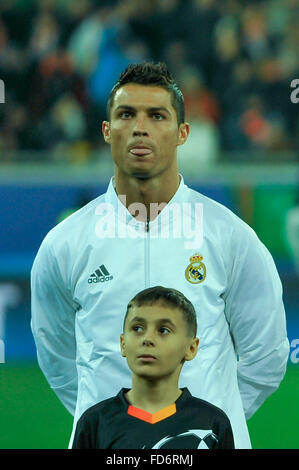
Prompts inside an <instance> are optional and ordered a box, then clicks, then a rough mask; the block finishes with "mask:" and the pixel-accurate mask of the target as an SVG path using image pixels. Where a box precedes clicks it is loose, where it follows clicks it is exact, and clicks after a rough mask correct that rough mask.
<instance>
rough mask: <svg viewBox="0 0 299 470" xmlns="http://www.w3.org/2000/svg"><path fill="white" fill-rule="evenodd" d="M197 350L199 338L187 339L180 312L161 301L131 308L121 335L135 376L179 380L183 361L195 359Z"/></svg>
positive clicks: (125, 353)
mask: <svg viewBox="0 0 299 470" xmlns="http://www.w3.org/2000/svg"><path fill="white" fill-rule="evenodd" d="M197 347H198V338H190V336H188V334H187V326H186V323H185V321H184V318H183V314H182V312H181V310H180V309H178V308H172V307H168V306H166V305H165V304H163V303H161V302H156V303H155V304H153V305H144V306H141V307H137V306H133V307H132V308H131V309H130V311H129V313H128V316H127V319H126V323H125V331H124V334H122V335H121V351H122V355H123V357H126V358H127V362H128V366H129V367H130V369H131V371H132V372H133V374H135V375H136V376H139V377H144V378H148V379H160V378H164V377H169V376H170V375H175V377H178V376H179V373H180V370H181V367H182V365H183V362H184V361H183V359H184V360H187V361H188V360H191V359H193V357H194V356H195V355H196V352H197Z"/></svg>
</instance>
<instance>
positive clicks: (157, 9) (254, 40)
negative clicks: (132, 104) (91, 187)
mask: <svg viewBox="0 0 299 470" xmlns="http://www.w3.org/2000/svg"><path fill="white" fill-rule="evenodd" d="M298 26H299V0H265V1H262V0H259V1H258V0H250V1H249V0H248V1H244V0H243V1H241V0H221V1H216V0H142V1H140V0H80V1H78V2H77V1H73V0H5V2H1V4H0V78H1V79H2V80H3V81H4V84H5V104H0V157H1V160H2V161H5V162H9V161H14V159H16V158H19V159H20V158H22V157H20V155H25V157H24V158H26V160H27V161H28V159H31V160H34V159H40V158H41V155H43V158H45V159H46V158H49V159H52V160H56V161H57V160H65V161H71V162H74V163H76V162H89V161H92V159H94V158H96V157H95V155H98V153H99V152H101V151H102V150H103V148H104V145H105V144H104V142H103V139H102V136H101V122H102V120H103V119H105V118H106V113H105V107H106V101H107V97H108V95H109V92H110V89H111V87H112V86H113V84H114V83H115V81H116V79H117V78H118V76H119V74H120V73H121V71H122V70H123V69H124V68H125V67H126V66H127V65H128V64H129V63H134V62H140V61H143V60H154V61H158V60H162V61H165V62H166V63H167V64H168V67H169V69H170V71H171V72H172V73H173V75H174V77H175V78H176V80H177V82H178V84H179V85H180V87H181V89H182V91H183V93H184V96H185V103H186V113H187V121H188V122H190V124H191V134H190V142H191V143H190V145H187V144H186V146H184V147H185V150H184V152H185V153H186V155H190V159H191V158H192V154H193V155H194V147H195V148H197V149H200V150H199V152H200V155H201V159H202V161H203V162H204V161H206V162H211V161H214V160H216V159H217V158H225V157H224V156H225V155H236V156H237V157H235V158H237V159H238V161H241V160H242V159H244V160H245V159H246V158H248V155H251V158H254V155H259V158H264V159H267V158H268V157H267V155H279V157H278V158H284V157H283V156H284V155H289V154H292V153H296V151H298V148H299V113H298V109H299V108H298V107H299V104H297V105H296V104H294V103H292V102H291V100H290V94H291V91H292V90H291V88H290V83H291V81H292V80H293V79H294V78H299V33H298V30H299V28H298ZM191 137H192V140H191ZM16 155H18V157H16ZM46 156H47V157H46ZM252 156H253V157H252ZM261 156H262V157H261ZM285 158H287V157H285Z"/></svg>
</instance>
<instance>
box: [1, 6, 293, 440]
mask: <svg viewBox="0 0 299 470" xmlns="http://www.w3.org/2000/svg"><path fill="white" fill-rule="evenodd" d="M298 25H299V2H298V0H271V1H262V0H259V1H258V0H251V1H239V0H223V1H214V0H183V1H181V0H143V1H142V2H140V1H139V0H123V1H112V0H109V1H105V0H102V1H100V0H98V1H96V0H81V1H80V2H74V1H72V0H6V1H5V2H1V5H0V79H2V80H3V81H4V84H5V103H4V104H0V200H1V203H0V223H1V225H0V227H1V231H0V359H1V346H2V349H3V348H4V351H2V352H3V353H4V355H3V354H2V363H1V364H0V448H2V449H5V448H10V449H16V448H23V449H26V448H28V449H32V448H65V447H67V444H68V439H69V435H70V432H71V427H72V418H71V416H70V415H69V413H68V412H67V411H66V410H65V409H64V408H63V406H62V405H61V404H60V402H59V401H58V399H57V398H56V396H55V395H54V393H53V392H52V391H51V390H50V388H49V387H48V385H47V383H46V381H45V378H44V377H43V375H42V373H41V372H40V370H39V368H38V366H37V361H36V354H35V347H34V343H33V339H32V336H31V332H30V324H29V322H30V291H29V275H30V269H31V265H32V262H33V259H34V256H35V254H36V252H37V250H38V248H39V245H40V243H41V241H42V239H43V237H44V236H45V235H46V233H47V232H48V231H49V230H50V229H51V228H52V227H53V226H54V225H55V224H57V223H58V222H59V220H61V219H62V218H63V217H65V215H67V214H68V213H69V212H70V211H73V210H75V209H76V208H78V207H80V206H82V205H83V204H85V203H86V202H88V201H89V200H90V199H92V198H94V197H96V196H97V195H99V194H101V193H102V192H104V191H105V189H106V186H107V183H108V181H109V178H110V176H111V175H112V170H113V167H112V164H111V158H110V155H109V148H107V147H106V146H105V145H104V142H103V139H102V137H101V131H100V129H101V121H102V120H103V119H104V118H105V104H106V99H107V95H108V93H109V90H110V88H111V86H112V85H113V83H114V81H115V80H116V78H117V77H118V75H119V73H120V72H121V71H122V70H123V69H124V68H125V67H126V65H127V64H128V63H131V62H139V61H141V60H143V59H152V60H164V61H166V62H167V64H168V66H169V68H170V70H171V72H172V73H173V74H174V75H175V77H176V78H177V81H178V83H179V84H180V86H181V88H182V90H183V92H184V95H185V99H186V109H187V120H188V121H189V122H190V123H191V135H190V139H189V141H188V143H187V144H186V145H185V146H184V147H181V148H180V153H179V161H180V169H181V172H182V173H183V175H184V178H185V180H186V182H187V183H188V184H190V185H192V186H193V187H194V188H195V189H196V190H198V191H200V192H202V193H203V194H205V195H207V196H209V197H212V198H213V199H215V200H217V201H219V202H220V203H222V204H224V205H225V206H227V207H229V208H230V209H232V210H233V211H234V212H235V213H237V214H238V215H239V216H240V217H241V218H242V219H243V220H245V221H246V222H247V223H248V224H249V225H250V226H251V227H252V228H253V229H254V230H255V231H256V233H257V234H258V236H259V237H260V239H261V240H262V241H263V243H264V244H265V245H266V246H267V247H268V249H269V250H270V252H271V254H272V256H273V258H274V260H275V263H276V265H277V268H278V271H279V273H280V276H281V280H282V283H283V288H284V300H285V308H286V315H287V328H288V337H289V339H290V343H291V352H290V357H289V362H288V368H287V373H286V376H285V379H284V381H283V382H282V384H281V386H280V387H279V389H278V391H276V392H275V393H274V394H273V395H272V396H271V397H270V398H269V399H268V400H267V401H266V402H265V404H264V405H263V406H262V407H261V408H260V409H259V411H258V412H257V413H256V414H255V415H254V416H253V417H252V418H251V419H250V420H249V422H248V425H249V430H250V434H251V439H252V444H253V447H254V448H272V449H274V448H299V434H298V421H299V407H298V392H299V318H298V311H299V309H298V306H299V249H298V245H299V215H298V214H299V191H298V176H299V173H298V170H299V166H298V151H299V113H298V110H299V104H295V103H292V102H291V99H290V95H291V91H292V89H291V87H290V83H291V81H292V80H293V79H295V78H299V59H298V58H299V33H298V31H299V28H298ZM252 282H254V279H253V280H252Z"/></svg>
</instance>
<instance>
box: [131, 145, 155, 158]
mask: <svg viewBox="0 0 299 470" xmlns="http://www.w3.org/2000/svg"><path fill="white" fill-rule="evenodd" d="M130 153H132V154H133V155H141V156H143V155H149V154H150V153H152V150H151V149H149V148H146V147H134V148H132V149H131V150H130Z"/></svg>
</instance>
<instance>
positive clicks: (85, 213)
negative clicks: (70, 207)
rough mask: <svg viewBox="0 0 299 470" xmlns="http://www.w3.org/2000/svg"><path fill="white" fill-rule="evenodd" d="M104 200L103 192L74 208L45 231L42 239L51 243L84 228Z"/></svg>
mask: <svg viewBox="0 0 299 470" xmlns="http://www.w3.org/2000/svg"><path fill="white" fill-rule="evenodd" d="M104 200H105V194H101V195H100V196H98V197H96V198H95V199H92V200H91V201H90V202H88V203H87V204H85V205H84V206H83V207H80V208H79V209H74V211H73V212H72V213H71V214H70V215H68V216H67V217H66V218H65V219H63V220H61V221H60V222H59V223H58V224H57V225H55V226H54V227H53V228H52V229H51V230H50V231H49V232H48V233H47V235H46V236H45V238H44V240H46V241H47V242H48V243H51V242H52V241H55V240H59V239H60V240H61V239H63V238H68V237H71V238H73V237H74V236H75V235H76V233H79V232H80V230H81V229H82V230H86V228H87V226H88V225H89V224H90V222H91V221H92V219H93V217H94V216H95V215H96V207H97V206H98V205H99V204H100V203H101V202H103V201H104Z"/></svg>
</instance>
